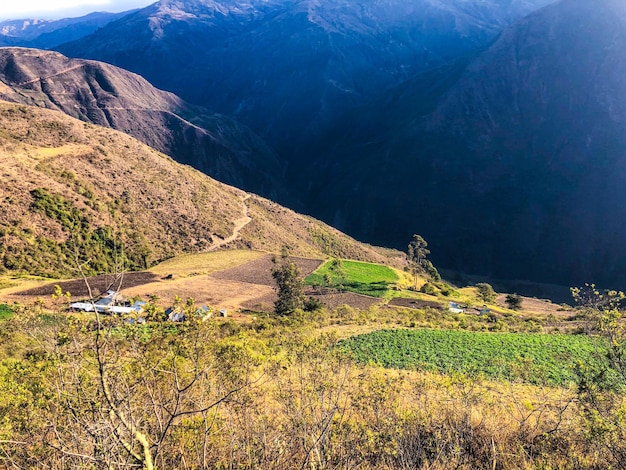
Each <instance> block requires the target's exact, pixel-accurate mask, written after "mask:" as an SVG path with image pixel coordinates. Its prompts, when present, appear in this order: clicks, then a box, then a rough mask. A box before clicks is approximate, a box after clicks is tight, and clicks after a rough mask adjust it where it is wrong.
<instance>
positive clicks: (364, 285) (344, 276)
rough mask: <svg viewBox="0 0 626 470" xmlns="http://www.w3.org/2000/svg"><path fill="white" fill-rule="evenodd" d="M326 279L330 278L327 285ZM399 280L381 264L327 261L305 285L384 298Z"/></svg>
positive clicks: (390, 270)
mask: <svg viewBox="0 0 626 470" xmlns="http://www.w3.org/2000/svg"><path fill="white" fill-rule="evenodd" d="M325 277H329V279H330V284H329V285H327V283H326V281H325ZM398 280H399V277H398V275H397V274H396V273H395V272H394V271H393V269H391V268H389V267H387V266H382V265H380V264H372V263H362V262H359V261H341V262H340V263H339V266H337V262H336V260H331V261H327V262H326V263H324V264H323V265H321V266H320V267H319V268H318V269H317V270H315V272H313V273H312V274H310V275H309V276H308V277H307V278H306V279H305V283H306V284H307V285H309V286H326V287H332V288H335V289H342V290H346V291H348V292H356V293H357V294H364V295H369V296H372V297H384V296H385V295H386V294H387V293H388V292H389V289H390V285H391V284H393V283H395V282H397V281H398Z"/></svg>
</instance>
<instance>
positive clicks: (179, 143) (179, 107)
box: [0, 48, 284, 198]
mask: <svg viewBox="0 0 626 470" xmlns="http://www.w3.org/2000/svg"><path fill="white" fill-rule="evenodd" d="M0 98H1V99H4V100H7V101H12V102H16V103H23V104H28V105H34V106H39V107H44V108H50V109H55V110H59V111H63V112H64V113H66V114H68V115H70V116H72V117H75V118H78V119H81V120H83V121H88V122H91V123H94V124H99V125H102V126H107V127H111V128H113V129H116V130H120V131H123V132H126V133H127V134H130V135H132V136H133V137H135V138H137V139H139V140H140V141H142V142H144V143H146V144H148V145H150V146H151V147H154V148H156V149H157V150H160V151H162V152H164V153H166V154H168V155H171V156H172V157H173V158H175V159H176V160H177V161H179V162H181V163H186V164H189V165H192V166H194V167H196V168H198V169H199V170H201V171H203V172H205V173H207V174H209V175H211V176H213V177H215V178H217V179H219V180H221V181H224V182H227V183H229V184H233V185H236V186H239V187H241V188H243V189H246V190H250V191H254V192H257V193H260V194H264V195H267V196H272V197H276V198H280V197H281V196H282V194H283V193H284V183H283V182H282V181H280V178H281V174H282V167H283V165H282V164H281V162H280V161H279V160H278V158H277V157H276V155H275V154H274V153H273V152H272V151H271V150H270V149H269V148H268V147H267V145H265V143H264V142H263V141H262V140H261V139H260V138H258V137H257V136H256V135H255V134H254V133H252V132H251V131H250V130H249V129H247V128H246V127H244V126H242V125H240V124H238V123H236V122H235V121H233V120H231V119H228V118H225V117H223V116H219V115H215V114H210V113H208V112H207V111H206V110H204V109H203V108H199V107H193V106H190V105H188V104H187V103H185V102H184V101H182V100H181V99H180V98H178V97H177V96H175V95H173V94H171V93H167V92H164V91H161V90H157V89H156V88H154V87H153V86H152V85H150V84H149V83H148V82H147V81H146V80H144V79H143V78H141V77H140V76H138V75H135V74H133V73H130V72H127V71H125V70H122V69H119V68H117V67H114V66H111V65H107V64H102V63H98V62H95V61H86V60H72V59H68V58H66V57H64V56H62V55H61V54H59V53H57V52H50V51H40V50H36V49H21V48H0Z"/></svg>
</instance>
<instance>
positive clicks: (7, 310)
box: [0, 304, 13, 320]
mask: <svg viewBox="0 0 626 470" xmlns="http://www.w3.org/2000/svg"><path fill="white" fill-rule="evenodd" d="M11 317H13V309H12V308H11V307H9V306H8V305H6V304H0V320H8V319H9V318H11Z"/></svg>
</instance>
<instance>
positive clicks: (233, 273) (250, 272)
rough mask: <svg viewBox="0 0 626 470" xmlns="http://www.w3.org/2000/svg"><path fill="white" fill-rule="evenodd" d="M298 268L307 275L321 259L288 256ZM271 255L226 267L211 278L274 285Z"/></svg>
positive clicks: (316, 266) (319, 263) (317, 265)
mask: <svg viewBox="0 0 626 470" xmlns="http://www.w3.org/2000/svg"><path fill="white" fill-rule="evenodd" d="M290 259H291V260H292V261H293V262H294V263H296V265H297V266H298V268H300V272H301V273H302V276H303V277H306V276H308V275H309V274H311V273H312V272H313V271H315V270H316V269H317V268H318V267H319V266H320V265H321V264H322V262H323V261H321V260H317V259H306V258H290ZM273 266H274V263H272V255H267V256H264V257H263V258H259V259H257V260H254V261H250V262H249V263H246V264H244V265H241V266H237V267H236V268H232V269H227V270H225V271H220V272H218V273H214V274H212V275H211V277H212V278H213V279H222V280H226V281H238V282H246V283H249V284H257V285H263V286H270V287H274V285H275V282H274V279H273V278H272V268H273Z"/></svg>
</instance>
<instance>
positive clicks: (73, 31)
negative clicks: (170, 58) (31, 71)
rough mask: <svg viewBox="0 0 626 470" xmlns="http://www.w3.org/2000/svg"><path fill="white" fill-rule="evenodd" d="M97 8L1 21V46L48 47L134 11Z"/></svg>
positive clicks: (84, 34) (72, 39)
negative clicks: (54, 16)
mask: <svg viewBox="0 0 626 470" xmlns="http://www.w3.org/2000/svg"><path fill="white" fill-rule="evenodd" d="M134 11H135V10H129V11H125V12H122V13H106V12H94V13H90V14H88V15H85V16H81V17H78V18H64V19H61V20H38V19H21V20H7V21H0V46H26V47H37V48H41V49H49V48H51V47H54V46H58V45H59V44H63V43H65V42H69V41H75V40H77V39H80V38H82V37H85V36H87V35H89V34H92V33H94V32H95V31H97V30H98V28H103V27H104V26H106V25H107V24H109V23H111V22H113V21H115V20H118V19H120V18H123V17H124V16H126V15H128V14H130V13H133V12H134Z"/></svg>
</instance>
